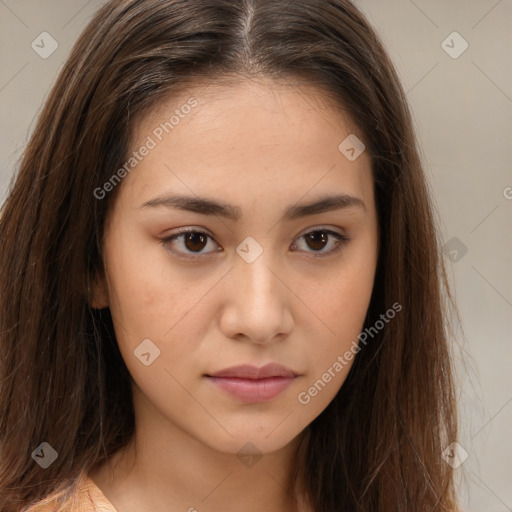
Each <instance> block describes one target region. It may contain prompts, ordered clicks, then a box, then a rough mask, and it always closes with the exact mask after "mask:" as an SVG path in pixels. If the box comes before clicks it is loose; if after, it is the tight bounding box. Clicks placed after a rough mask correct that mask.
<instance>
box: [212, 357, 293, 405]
mask: <svg viewBox="0 0 512 512" xmlns="http://www.w3.org/2000/svg"><path fill="white" fill-rule="evenodd" d="M205 377H206V378H207V379H208V380H209V381H210V382H211V383H212V384H213V385H214V386H215V387H216V388H217V389H220V390H221V391H223V392H224V393H226V394H228V395H230V396H231V397H232V398H235V399H237V400H239V401H242V402H245V403H259V402H267V401H269V400H272V399H273V398H276V397H277V396H278V395H280V394H281V393H282V392H283V391H284V390H285V389H286V388H287V387H288V386H289V385H290V384H291V383H292V382H293V381H294V380H295V379H296V378H297V377H298V374H297V373H296V372H294V371H293V370H290V369H289V368H286V367H285V366H282V365H279V364H277V363H270V364H267V365H265V366H263V367H261V368H258V367H256V366H252V365H241V366H233V367H231V368H226V369H224V370H221V371H219V372H215V373H213V374H207V375H205Z"/></svg>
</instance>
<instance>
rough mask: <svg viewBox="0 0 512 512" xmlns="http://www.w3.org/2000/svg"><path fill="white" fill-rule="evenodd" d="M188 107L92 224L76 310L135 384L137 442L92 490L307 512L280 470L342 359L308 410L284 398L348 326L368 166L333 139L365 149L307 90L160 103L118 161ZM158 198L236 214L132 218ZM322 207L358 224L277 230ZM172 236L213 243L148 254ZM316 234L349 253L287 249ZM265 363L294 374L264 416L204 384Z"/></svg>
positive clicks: (264, 86)
mask: <svg viewBox="0 0 512 512" xmlns="http://www.w3.org/2000/svg"><path fill="white" fill-rule="evenodd" d="M191 96H193V97H194V98H196V99H197V101H198V106H196V107H195V108H193V109H192V111H191V112H190V113H189V114H187V115H186V116H184V117H183V118H182V119H180V121H179V124H178V125H177V126H175V127H174V129H173V130H172V131H170V133H169V134H164V137H163V139H162V141H160V142H158V144H157V147H156V148H154V149H152V150H151V151H150V152H149V154H148V155H147V156H146V157H145V158H144V159H143V160H142V161H141V162H140V163H139V164H138V165H137V166H136V168H135V169H133V171H132V172H130V173H129V174H128V175H127V176H126V177H125V178H124V179H123V181H122V183H121V184H120V185H118V186H120V187H121V189H120V190H118V191H117V192H119V195H118V196H117V198H116V201H115V203H114V206H113V209H112V210H111V212H110V215H109V217H108V219H107V223H106V226H105V239H104V247H103V249H104V268H105V278H103V279H101V278H98V279H97V284H96V287H95V290H94V292H95V293H94V302H93V304H92V305H93V306H94V307H97V308H102V307H109V308H110V310H111V314H112V317H113V320H114V326H115V331H116V337H117V341H118V344H119V348H120V351H121V354H122V356H123V358H124V360H125V362H126V365H127V367H128V370H129V371H130V374H131V376H132V378H133V383H132V388H133V394H134V408H135V416H136V435H135V439H134V442H133V443H132V444H130V446H129V447H127V448H126V449H124V450H123V451H121V452H119V453H118V454H116V456H114V457H113V458H112V459H111V460H110V461H109V462H108V463H106V464H104V465H103V466H101V467H99V468H96V469H95V470H94V471H93V472H91V473H90V476H91V478H92V479H93V480H94V481H95V483H96V484H97V485H98V487H99V488H100V489H101V490H102V491H103V492H104V494H105V496H106V497H107V498H108V499H109V500H110V501H111V502H112V504H113V505H114V506H115V507H116V508H117V510H118V512H135V511H137V512H141V511H142V512H145V511H153V512H155V511H157V512H159V511H162V512H163V511H166V512H169V511H174V510H176V511H178V510H179V511H189V512H192V511H194V510H197V511H200V512H213V511H217V512H218V511H220V510H222V511H223V512H234V511H239V510H244V511H246V512H253V511H254V512H256V511H258V512H260V511H261V510H266V511H269V512H277V511H279V512H283V511H292V510H301V511H306V510H309V508H308V507H307V505H306V503H303V502H302V501H301V498H300V494H299V493H300V489H299V488H298V487H297V488H296V489H295V490H294V491H293V492H296V493H297V496H298V497H299V505H298V506H297V508H295V506H294V504H293V501H292V498H291V496H292V494H293V492H292V490H291V489H289V490H290V492H287V489H286V485H287V484H286V482H287V481H288V480H287V479H288V478H289V476H290V472H291V471H292V469H293V455H294V453H295V452H296V450H297V447H298V443H299V441H300V438H301V433H303V432H304V429H306V427H307V426H308V425H309V424H310V423H311V422H312V421H313V420H314V419H315V418H316V417H317V416H318V415H319V414H320V413H321V412H322V411H323V410H324V409H325V408H326V407H327V405H328V404H329V402H331V400H332V399H333V398H334V396H335V395H336V393H337V392H338V390H339V389H340V387H341V386H342V384H343V381H344V380H345V378H346V376H347V373H348V371H349V369H350V366H351V364H352V363H353V360H352V361H351V362H350V364H348V365H346V366H345V367H344V368H343V370H342V371H340V372H338V373H336V375H335V377H334V378H332V379H331V381H330V382H329V383H327V384H326V386H325V387H324V388H323V389H322V390H321V391H320V392H319V393H318V394H317V395H316V396H314V397H312V398H311V401H310V402H309V403H308V404H301V403H300V402H299V401H298V398H297V397H298V394H299V393H301V392H304V391H307V390H308V388H310V387H311V386H312V384H313V383H314V382H315V381H317V380H318V379H320V378H321V377H322V374H324V373H325V372H326V371H327V370H328V368H330V367H332V365H333V363H334V362H335V361H336V360H337V357H338V356H340V355H342V354H343V353H345V351H346V350H348V349H349V348H350V346H351V343H352V342H353V341H354V340H357V336H358V334H359V333H360V331H361V329H362V327H363V322H364V318H365V315H366V312H367V309H368V305H369V302H370V297H371V291H372V287H373V281H374V276H375V269H376V263H377V256H378V242H379V241H378V220H377V214H376V207H375V198H374V185H373V179H372V173H371V160H370V156H369V155H368V154H367V152H363V153H362V154H361V155H360V156H359V157H358V158H357V159H356V160H355V161H349V160H348V159H347V158H346V157H345V156H344V155H343V154H342V153H341V152H340V151H339V150H338V145H339V144H340V143H341V142H342V141H343V140H344V139H345V138H346V137H347V136H348V135H349V134H356V135H357V136H358V137H359V139H361V140H363V137H362V135H361V134H360V133H359V131H358V130H357V128H356V127H355V124H354V123H353V122H352V120H351V119H350V118H349V116H348V115H347V113H346V112H345V111H343V110H342V109H340V108H339V107H337V105H335V104H334V103H332V101H331V100H329V99H328V98H327V97H326V96H325V95H323V94H322V92H321V91H320V90H318V89H315V88H313V87H312V86H310V85H296V86H293V87H292V86H289V85H288V86H287V85H285V84H278V83H276V82H273V81H270V80H269V79H264V78H261V79H258V80H255V79H252V80H247V79H243V80H240V81H238V82H236V83H235V84H233V83H229V84H227V83H226V84H224V85H223V84H222V83H216V84H209V85H208V84H197V85H196V86H195V87H192V88H190V89H189V90H188V91H186V93H185V94H182V95H181V96H179V97H173V98H169V99H168V101H165V102H163V103H161V104H159V105H158V106H157V108H155V109H154V110H153V111H151V113H149V114H148V115H146V116H145V117H144V118H143V119H142V120H141V121H140V122H139V123H138V125H137V126H136V130H135V134H134V137H133V147H132V150H136V149H137V148H140V147H141V145H142V144H143V143H144V141H145V140H146V139H147V137H148V135H151V134H152V131H153V130H154V129H155V127H157V126H158V125H159V124H160V123H161V122H163V121H164V120H168V119H169V117H170V115H172V113H173V111H174V110H175V109H176V108H180V106H181V105H183V104H185V103H186V101H187V99H188V98H190V97H191ZM153 138H154V139H155V140H157V139H156V138H155V137H154V136H153ZM169 193H179V194H186V195H191V196H194V197H195V196H200V197H207V198H210V199H215V200H218V201H221V202H223V203H228V204H232V205H235V206H237V207H239V208H240V211H241V214H242V216H241V218H240V219H239V220H238V221H237V222H235V221H233V220H230V219H226V218H223V217H221V216H216V215H204V214H201V213H196V212H190V211H184V210H178V209H175V208H167V207H165V206H158V207H153V208H150V207H148V208H140V206H141V205H142V204H143V203H144V202H146V201H149V200H151V199H153V198H155V197H158V196H163V195H165V194H169ZM334 193H337V194H349V195H352V196H355V197H357V198H359V199H360V200H361V201H363V202H364V205H365V208H357V207H351V208H342V209H337V210H331V211H327V212H323V213H317V214H314V215H309V216H307V217H303V218H299V219H295V220H292V221H288V220H284V219H282V217H283V212H284V211H285V209H287V208H288V207H290V206H293V205H296V204H298V203H300V204H304V203H309V202H312V201H315V200H317V199H319V198H320V197H322V196H324V195H332V194H334ZM185 227H192V228H196V230H197V231H200V232H203V233H206V234H208V235H210V236H211V238H207V239H206V241H204V242H203V243H202V245H201V243H199V242H197V239H196V241H195V242H194V243H190V242H189V243H188V245H187V243H186V238H184V237H181V238H180V239H177V240H174V241H173V242H169V244H168V245H167V247H165V246H163V245H162V244H161V241H162V239H163V238H165V237H166V236H170V235H172V234H176V233H177V230H178V228H185ZM322 229H324V230H325V229H328V230H332V231H334V232H336V233H339V234H341V235H345V236H346V237H348V238H349V239H350V240H349V242H347V243H346V244H345V245H343V246H342V249H341V251H340V252H337V253H336V252H331V253H330V254H329V251H330V250H331V249H333V248H334V247H335V246H336V238H335V237H333V236H332V235H329V236H328V238H327V239H326V240H325V242H323V243H322V242H316V244H315V243H314V242H311V241H310V242H309V243H308V240H307V239H306V238H304V236H303V235H305V234H307V233H310V232H313V231H315V230H322ZM196 236H197V235H196ZM248 236H251V237H252V238H254V239H255V240H256V241H257V243H258V244H259V245H260V246H261V248H262V250H263V252H262V253H261V255H260V256H259V257H257V258H256V259H255V260H254V261H253V262H251V263H248V262H247V261H246V260H244V259H243V258H242V257H241V256H239V254H237V252H236V248H237V247H238V246H239V245H240V244H241V243H242V242H243V241H244V239H245V238H246V237H248ZM169 247H171V248H172V249H174V250H175V251H177V253H174V254H173V253H172V252H171V251H170V250H169ZM251 250H253V249H251ZM180 251H181V254H183V253H188V254H192V255H194V252H193V251H196V257H197V259H196V260H190V259H186V258H182V257H180V256H179V254H180ZM318 253H323V254H324V256H323V257H318V258H315V257H314V254H318ZM197 254H199V255H197ZM144 339H150V340H151V341H152V342H153V343H154V344H155V345H156V346H157V347H158V348H159V350H160V356H159V357H157V358H156V359H155V360H154V361H153V362H152V363H151V364H150V365H148V366H146V365H144V364H142V363H141V361H140V360H139V359H138V358H137V357H135V355H134V350H135V349H136V348H137V346H138V345H139V344H140V343H141V341H142V340H144ZM268 362H278V363H281V364H284V365H286V366H287V367H289V368H291V369H293V370H295V371H296V372H297V373H298V374H299V376H298V377H296V378H295V379H294V381H293V382H292V384H291V385H290V386H289V387H288V388H287V389H286V390H285V391H284V392H282V393H281V394H280V395H278V396H277V397H276V398H274V399H272V400H270V401H267V402H263V403H243V402H240V401H238V400H236V399H234V398H232V397H231V396H229V395H226V394H225V393H223V392H222V391H221V390H219V389H218V388H217V387H215V386H214V385H211V383H210V382H209V381H207V380H206V378H205V377H204V375H205V374H211V373H213V372H215V371H219V370H221V369H224V368H227V367H230V366H233V365H238V364H252V365H254V366H258V367H261V366H263V365H265V364H266V363H268ZM248 442H250V443H252V445H254V446H255V447H256V450H257V453H258V454H259V455H262V457H261V458H260V459H259V460H258V461H257V462H256V463H255V464H253V465H251V466H250V467H249V466H248V465H246V464H244V463H242V461H241V460H240V458H239V457H238V456H237V453H238V452H239V450H241V448H242V447H243V446H244V445H246V443H248Z"/></svg>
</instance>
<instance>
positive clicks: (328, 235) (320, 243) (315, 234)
mask: <svg viewBox="0 0 512 512" xmlns="http://www.w3.org/2000/svg"><path fill="white" fill-rule="evenodd" d="M331 239H334V240H333V242H332V243H331V248H330V249H326V250H324V249H325V247H327V246H328V245H329V242H331ZM298 240H299V241H300V240H304V242H305V245H306V249H305V250H304V251H303V252H306V253H309V254H310V255H311V256H313V257H314V258H322V257H324V256H325V257H326V256H330V255H332V254H334V253H337V252H339V251H341V249H343V247H344V246H345V245H346V244H347V243H348V242H349V241H350V239H349V238H347V237H346V236H344V235H342V234H340V233H336V232H335V231H331V230H329V229H315V230H314V231H310V232H309V233H306V234H305V235H302V236H301V237H299V239H298ZM293 245H294V247H296V246H297V243H294V244H293Z"/></svg>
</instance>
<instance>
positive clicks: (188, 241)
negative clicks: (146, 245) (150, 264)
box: [161, 228, 213, 259]
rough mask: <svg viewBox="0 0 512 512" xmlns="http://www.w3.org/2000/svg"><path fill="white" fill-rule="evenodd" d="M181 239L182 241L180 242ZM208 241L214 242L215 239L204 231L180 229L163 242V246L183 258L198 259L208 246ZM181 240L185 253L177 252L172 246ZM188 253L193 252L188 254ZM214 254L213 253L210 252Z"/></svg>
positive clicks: (182, 251)
mask: <svg viewBox="0 0 512 512" xmlns="http://www.w3.org/2000/svg"><path fill="white" fill-rule="evenodd" d="M180 239H181V240H180ZM208 239H210V240H212V241H213V238H212V237H211V236H210V235H209V234H208V233H205V232H203V231H198V230H197V229H190V228H189V229H187V228H184V229H180V230H179V232H178V233H176V234H174V235H171V236H168V237H167V238H164V239H163V240H162V241H161V244H162V245H163V246H164V247H166V248H167V249H168V250H169V251H171V252H173V253H175V254H178V255H179V256H180V257H183V258H190V259H197V257H196V256H195V255H196V254H197V255H199V256H200V255H201V254H202V253H201V252H200V251H202V250H203V249H204V248H205V247H206V246H207V245H208ZM177 240H180V244H179V245H180V246H181V247H185V251H184V250H182V249H180V250H175V249H173V248H172V245H173V244H174V242H175V241H177ZM186 251H191V252H190V253H187V252H186ZM210 252H212V251H210Z"/></svg>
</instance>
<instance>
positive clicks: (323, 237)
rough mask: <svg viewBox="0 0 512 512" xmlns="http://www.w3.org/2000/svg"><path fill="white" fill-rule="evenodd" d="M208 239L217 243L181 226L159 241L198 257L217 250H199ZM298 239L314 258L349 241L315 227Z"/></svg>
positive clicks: (184, 255)
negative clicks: (305, 245) (326, 248)
mask: <svg viewBox="0 0 512 512" xmlns="http://www.w3.org/2000/svg"><path fill="white" fill-rule="evenodd" d="M209 240H211V241H212V242H213V243H214V244H215V245H217V244H216V243H215V242H214V240H213V237H212V236H210V235H209V234H208V233H205V232H204V231H199V230H197V229H193V228H183V229H180V230H179V232H178V233H175V234H174V235H171V236H168V237H166V238H164V239H162V240H161V242H160V243H161V244H162V245H163V246H164V247H165V248H166V249H168V250H169V251H170V252H172V253H174V254H178V256H180V257H183V258H189V259H198V256H201V255H203V254H204V255H206V254H210V253H212V252H218V251H219V249H217V250H213V251H205V252H201V251H203V249H205V248H206V247H208V243H209ZM298 240H299V241H300V240H304V241H305V242H306V244H307V246H308V247H310V248H312V249H313V250H312V251H308V250H306V251H305V252H308V253H311V255H312V256H313V257H315V258H318V257H324V256H329V255H331V254H334V253H337V252H339V251H341V249H343V247H344V245H346V244H347V243H348V242H349V241H350V239H349V238H347V237H346V236H344V235H342V234H340V233H336V232H335V231H331V230H329V229H315V230H313V231H309V232H308V233H305V234H304V235H301V236H300V237H299V238H298ZM177 241H179V244H176V242H177ZM329 242H330V246H331V248H330V249H328V250H323V249H324V248H325V247H326V246H328V245H329ZM173 245H174V246H176V245H179V246H181V248H179V249H175V248H173ZM296 247H297V243H296V242H294V243H293V244H292V248H296ZM220 250H222V249H220Z"/></svg>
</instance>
